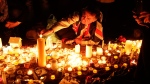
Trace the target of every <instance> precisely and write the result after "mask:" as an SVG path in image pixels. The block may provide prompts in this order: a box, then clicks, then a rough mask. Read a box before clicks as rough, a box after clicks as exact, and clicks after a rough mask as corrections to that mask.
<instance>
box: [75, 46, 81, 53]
mask: <svg viewBox="0 0 150 84" xmlns="http://www.w3.org/2000/svg"><path fill="white" fill-rule="evenodd" d="M75 53H80V45H79V44H77V45H75Z"/></svg>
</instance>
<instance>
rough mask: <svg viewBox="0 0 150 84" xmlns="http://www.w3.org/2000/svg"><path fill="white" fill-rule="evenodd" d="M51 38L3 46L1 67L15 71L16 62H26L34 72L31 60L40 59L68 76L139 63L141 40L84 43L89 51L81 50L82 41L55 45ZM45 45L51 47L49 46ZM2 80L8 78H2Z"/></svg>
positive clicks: (39, 62) (53, 69) (41, 62)
mask: <svg viewBox="0 0 150 84" xmlns="http://www.w3.org/2000/svg"><path fill="white" fill-rule="evenodd" d="M47 42H49V41H46V45H45V39H43V38H39V39H37V46H33V47H26V48H23V47H22V48H12V47H11V46H2V47H1V49H2V50H1V54H0V60H1V61H2V62H3V63H1V64H0V71H3V72H6V74H14V73H15V71H16V66H17V65H19V64H24V67H25V68H27V69H28V71H27V75H33V70H31V69H30V68H32V67H30V64H31V63H36V64H38V66H39V67H43V68H45V69H46V70H47V72H50V71H57V72H61V73H62V74H64V75H65V76H66V74H70V73H76V75H78V76H81V75H82V74H84V73H85V72H89V71H91V72H92V73H93V74H97V73H98V71H99V69H104V70H105V71H109V70H110V69H111V67H113V68H115V69H117V68H119V67H120V66H124V67H127V66H130V65H136V59H137V58H138V55H139V51H140V47H141V43H142V41H141V40H136V41H131V40H127V41H126V43H125V44H122V45H118V44H117V43H111V42H109V43H108V44H107V45H104V46H103V47H102V46H96V47H94V46H91V45H86V46H83V47H85V52H81V46H80V45H79V44H77V45H75V47H74V48H73V49H69V48H61V47H54V45H52V44H51V43H47ZM45 46H46V48H47V49H45ZM48 46H49V47H48ZM52 48H53V49H52ZM128 58H129V59H130V63H128V61H122V62H121V63H122V64H121V65H120V64H118V63H120V62H118V60H126V59H128ZM10 62H11V63H10ZM128 64H129V65H128ZM4 65H6V66H4ZM29 67H30V68H29ZM40 79H43V77H42V76H41V77H40ZM50 79H51V80H54V79H56V74H54V73H53V74H51V75H50ZM1 80H3V81H4V80H6V79H4V78H0V81H1ZM16 80H17V79H16ZM36 80H38V78H36ZM5 82H6V81H5Z"/></svg>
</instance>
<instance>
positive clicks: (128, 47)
mask: <svg viewBox="0 0 150 84" xmlns="http://www.w3.org/2000/svg"><path fill="white" fill-rule="evenodd" d="M131 49H132V41H131V40H126V43H125V52H126V54H127V55H129V54H130V53H131Z"/></svg>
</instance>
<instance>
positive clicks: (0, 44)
mask: <svg viewBox="0 0 150 84" xmlns="http://www.w3.org/2000/svg"><path fill="white" fill-rule="evenodd" d="M2 47H3V45H2V39H1V38H0V50H1V49H2Z"/></svg>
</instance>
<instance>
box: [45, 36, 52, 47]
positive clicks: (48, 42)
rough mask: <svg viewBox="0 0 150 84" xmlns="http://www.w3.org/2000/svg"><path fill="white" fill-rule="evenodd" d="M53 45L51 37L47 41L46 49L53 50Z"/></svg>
mask: <svg viewBox="0 0 150 84" xmlns="http://www.w3.org/2000/svg"><path fill="white" fill-rule="evenodd" d="M52 45H53V43H52V39H51V37H50V36H49V37H47V39H46V48H47V49H49V48H52Z"/></svg>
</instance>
